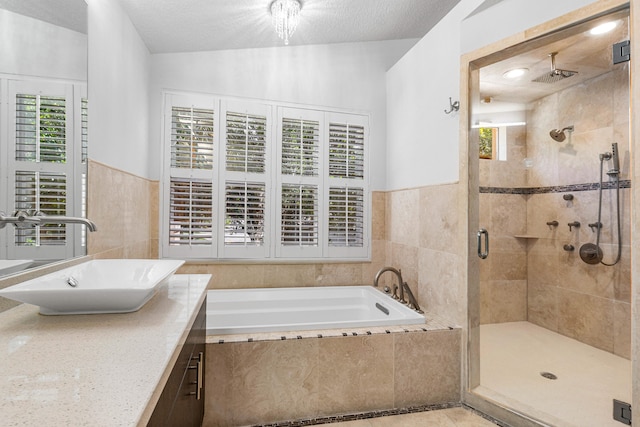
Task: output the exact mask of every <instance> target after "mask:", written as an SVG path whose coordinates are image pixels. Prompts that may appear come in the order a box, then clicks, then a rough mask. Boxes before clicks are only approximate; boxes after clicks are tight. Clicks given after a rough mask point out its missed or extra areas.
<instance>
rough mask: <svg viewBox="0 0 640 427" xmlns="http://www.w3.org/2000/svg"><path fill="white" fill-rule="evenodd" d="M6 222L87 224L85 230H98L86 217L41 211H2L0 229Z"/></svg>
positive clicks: (18, 223)
mask: <svg viewBox="0 0 640 427" xmlns="http://www.w3.org/2000/svg"><path fill="white" fill-rule="evenodd" d="M7 224H13V225H15V226H16V227H28V226H32V225H42V224H84V225H86V226H87V230H89V231H97V230H98V227H97V226H96V224H95V223H94V222H93V221H90V220H88V219H87V218H81V217H75V216H60V215H44V214H43V213H42V212H34V213H33V214H30V213H28V212H25V211H17V212H16V213H15V214H14V215H13V216H6V214H5V213H4V212H0V229H2V228H4V227H5V226H6V225H7Z"/></svg>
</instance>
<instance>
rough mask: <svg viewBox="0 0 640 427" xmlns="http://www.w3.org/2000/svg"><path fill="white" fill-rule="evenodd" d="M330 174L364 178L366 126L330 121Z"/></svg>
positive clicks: (331, 175) (338, 176) (336, 176)
mask: <svg viewBox="0 0 640 427" xmlns="http://www.w3.org/2000/svg"><path fill="white" fill-rule="evenodd" d="M329 176H330V177H332V178H353V179H362V178H364V126H362V125H356V124H350V123H344V122H343V123H333V122H331V123H329Z"/></svg>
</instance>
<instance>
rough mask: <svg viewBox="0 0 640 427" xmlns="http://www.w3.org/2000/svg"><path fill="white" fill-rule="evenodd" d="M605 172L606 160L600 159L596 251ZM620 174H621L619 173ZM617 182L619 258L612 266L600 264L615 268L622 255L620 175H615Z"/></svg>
mask: <svg viewBox="0 0 640 427" xmlns="http://www.w3.org/2000/svg"><path fill="white" fill-rule="evenodd" d="M603 172H604V158H601V159H600V194H599V200H598V227H597V229H598V232H597V233H596V248H597V249H596V251H599V250H600V230H601V229H602V226H601V224H602V222H601V218H602V184H603V181H602V175H603ZM618 173H619V172H618ZM615 180H616V213H617V222H618V256H616V260H615V261H613V263H611V264H607V263H606V262H604V261H603V260H600V262H601V263H602V264H604V265H606V266H609V267H611V266H614V265H616V264H617V263H618V262H619V261H620V255H621V253H622V227H621V225H620V176H619V175H618V174H616V175H615Z"/></svg>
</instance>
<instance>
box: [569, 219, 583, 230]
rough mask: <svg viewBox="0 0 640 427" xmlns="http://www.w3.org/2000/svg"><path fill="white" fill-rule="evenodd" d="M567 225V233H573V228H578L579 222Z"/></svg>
mask: <svg viewBox="0 0 640 427" xmlns="http://www.w3.org/2000/svg"><path fill="white" fill-rule="evenodd" d="M567 225H568V226H569V231H573V227H576V228H578V227H580V222H578V221H573V222H570V223H569V224H567Z"/></svg>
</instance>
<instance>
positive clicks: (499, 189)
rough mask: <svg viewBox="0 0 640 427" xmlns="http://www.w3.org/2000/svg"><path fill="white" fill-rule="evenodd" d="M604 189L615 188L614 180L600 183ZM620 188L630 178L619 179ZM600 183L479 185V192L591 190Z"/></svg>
mask: <svg viewBox="0 0 640 427" xmlns="http://www.w3.org/2000/svg"><path fill="white" fill-rule="evenodd" d="M602 188H603V189H604V190H609V189H612V188H616V184H615V182H611V181H607V182H603V183H602ZM620 188H631V180H630V179H621V180H620ZM599 189H600V183H598V182H591V183H585V184H572V185H556V186H553V187H513V188H508V187H480V193H489V194H525V195H526V194H545V193H567V192H570V191H574V192H575V191H593V190H599Z"/></svg>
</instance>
